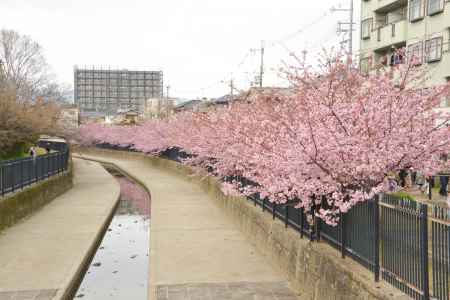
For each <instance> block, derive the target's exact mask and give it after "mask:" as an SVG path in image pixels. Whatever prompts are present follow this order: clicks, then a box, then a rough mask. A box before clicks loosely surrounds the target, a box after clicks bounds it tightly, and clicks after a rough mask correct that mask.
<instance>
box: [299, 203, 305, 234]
mask: <svg viewBox="0 0 450 300" xmlns="http://www.w3.org/2000/svg"><path fill="white" fill-rule="evenodd" d="M304 211H305V209H304V208H303V207H302V208H300V238H303V224H304V222H305V221H304V220H303V214H304Z"/></svg>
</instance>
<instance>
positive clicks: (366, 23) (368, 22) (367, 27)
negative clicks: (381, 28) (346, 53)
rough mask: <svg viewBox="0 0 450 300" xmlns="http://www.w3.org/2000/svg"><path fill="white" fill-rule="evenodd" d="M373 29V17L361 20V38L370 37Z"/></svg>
mask: <svg viewBox="0 0 450 300" xmlns="http://www.w3.org/2000/svg"><path fill="white" fill-rule="evenodd" d="M371 30H372V18H369V19H365V20H363V21H362V22H361V38H362V39H363V40H365V39H370V31H371Z"/></svg>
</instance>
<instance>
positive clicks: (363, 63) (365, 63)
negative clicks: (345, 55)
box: [359, 57, 370, 74]
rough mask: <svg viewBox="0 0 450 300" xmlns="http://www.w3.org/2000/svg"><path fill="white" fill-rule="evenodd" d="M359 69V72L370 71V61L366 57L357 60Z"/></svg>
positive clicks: (365, 72)
mask: <svg viewBox="0 0 450 300" xmlns="http://www.w3.org/2000/svg"><path fill="white" fill-rule="evenodd" d="M359 69H360V71H361V73H363V74H368V73H369V71H370V61H369V58H368V57H365V58H361V60H360V61H359Z"/></svg>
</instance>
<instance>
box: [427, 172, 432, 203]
mask: <svg viewBox="0 0 450 300" xmlns="http://www.w3.org/2000/svg"><path fill="white" fill-rule="evenodd" d="M427 181H428V199H429V200H431V198H432V197H433V195H432V193H433V184H432V183H433V181H434V180H433V177H431V176H430V177H429V178H428V179H427Z"/></svg>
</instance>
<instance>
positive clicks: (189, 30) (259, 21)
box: [0, 0, 360, 98]
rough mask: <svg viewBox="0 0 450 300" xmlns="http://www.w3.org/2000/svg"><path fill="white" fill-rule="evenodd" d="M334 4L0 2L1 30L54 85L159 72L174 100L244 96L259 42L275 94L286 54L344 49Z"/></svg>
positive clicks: (282, 0) (293, 0)
mask: <svg viewBox="0 0 450 300" xmlns="http://www.w3.org/2000/svg"><path fill="white" fill-rule="evenodd" d="M354 3H355V9H356V11H355V18H356V22H358V21H359V6H360V1H359V0H354ZM340 4H341V7H342V8H346V7H348V4H349V0H320V1H319V0H317V1H304V0H303V1H302V0H245V1H244V0H227V1H219V0H159V1H156V0H127V1H123V0H0V16H1V17H0V27H1V28H7V29H14V30H17V31H19V32H20V33H21V34H27V35H30V36H31V37H32V38H33V39H34V40H36V41H37V42H39V43H40V44H41V45H42V46H43V47H44V50H45V55H46V58H47V60H48V62H49V63H50V65H51V67H52V68H53V71H54V73H55V74H56V75H57V78H58V79H59V81H61V82H66V83H71V84H72V83H73V66H74V65H80V66H82V65H95V66H99V65H104V66H108V65H109V66H119V67H135V68H157V69H162V70H163V71H164V85H167V84H169V85H170V86H171V93H170V94H171V96H177V97H184V98H196V97H202V96H205V97H211V96H220V95H223V94H226V93H228V91H229V88H228V87H227V83H223V82H221V81H227V80H229V79H230V78H231V77H234V78H235V84H236V86H237V88H239V89H245V88H248V86H249V84H250V81H251V80H254V76H255V75H256V73H257V71H258V69H259V60H260V58H259V52H254V51H250V49H252V48H259V47H260V44H261V40H265V41H266V42H265V45H266V48H267V49H266V52H265V53H266V55H265V62H266V64H265V71H266V77H265V82H264V84H265V85H270V86H274V85H282V84H283V81H282V80H281V79H279V78H278V75H277V71H276V69H277V67H279V66H280V62H281V61H282V60H286V59H287V58H288V57H289V56H288V51H287V49H288V50H290V51H295V52H298V53H299V52H300V51H302V50H304V49H306V50H308V51H309V52H311V53H316V52H317V51H319V50H320V48H321V47H322V46H325V47H327V48H328V47H331V45H336V44H337V43H338V42H339V41H340V40H342V38H343V37H342V36H340V37H338V36H337V35H336V28H337V25H336V23H337V21H339V20H342V21H346V20H348V14H347V13H345V12H335V13H330V8H331V7H332V6H335V7H338V6H339V5H340ZM311 23H314V25H312V26H309V27H308V25H309V24H311ZM356 27H357V28H359V25H357V26H356ZM304 28H306V30H303V31H301V30H302V29H304ZM299 31H300V32H299ZM358 37H359V35H358V33H356V34H355V46H357V45H358Z"/></svg>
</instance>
